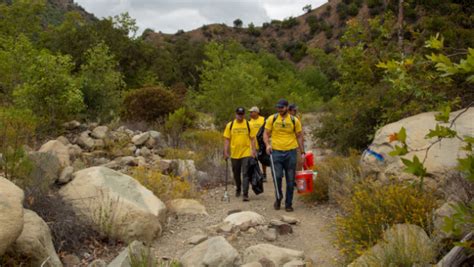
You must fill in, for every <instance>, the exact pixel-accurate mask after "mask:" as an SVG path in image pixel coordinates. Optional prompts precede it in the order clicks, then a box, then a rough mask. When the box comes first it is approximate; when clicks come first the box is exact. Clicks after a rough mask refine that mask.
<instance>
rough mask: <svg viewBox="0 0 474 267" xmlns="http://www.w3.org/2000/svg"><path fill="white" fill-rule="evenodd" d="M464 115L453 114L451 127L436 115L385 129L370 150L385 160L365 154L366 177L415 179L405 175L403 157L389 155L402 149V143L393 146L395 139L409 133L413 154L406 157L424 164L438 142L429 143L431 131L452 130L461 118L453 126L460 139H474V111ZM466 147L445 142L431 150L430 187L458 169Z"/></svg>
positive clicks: (456, 141)
mask: <svg viewBox="0 0 474 267" xmlns="http://www.w3.org/2000/svg"><path fill="white" fill-rule="evenodd" d="M461 112H462V111H456V112H452V113H451V114H450V122H449V123H440V122H437V121H436V120H435V115H436V114H437V113H436V112H426V113H421V114H418V115H415V116H412V117H408V118H405V119H402V120H400V121H397V122H394V123H391V124H388V125H385V126H384V127H382V128H381V129H379V130H378V131H377V133H376V134H375V138H374V140H373V142H372V144H371V145H370V146H369V148H370V149H371V150H372V151H375V152H376V153H379V154H381V155H382V156H383V160H380V159H377V158H376V157H375V156H374V155H373V154H372V153H367V152H366V153H364V154H363V155H362V159H361V166H362V169H363V171H365V172H366V173H369V174H370V173H372V174H376V175H377V177H378V178H379V179H381V180H384V179H386V178H387V177H389V176H397V177H399V178H401V179H411V178H413V177H412V176H410V175H408V174H407V173H405V172H404V171H403V170H404V168H405V166H404V165H403V163H402V161H401V160H400V157H397V156H396V157H392V156H390V155H389V153H390V152H391V151H392V150H393V148H394V147H395V145H400V142H399V141H394V142H390V138H391V135H393V134H394V133H398V132H399V131H400V129H401V128H402V127H404V128H405V129H406V135H407V139H406V143H407V145H408V146H409V147H410V149H411V150H412V152H410V153H408V154H407V155H405V156H403V157H404V158H407V159H410V160H411V159H412V158H413V156H415V155H416V156H417V157H418V158H419V159H420V160H423V159H424V157H425V154H426V149H427V148H428V147H430V145H431V144H432V143H433V142H434V141H436V139H435V138H431V139H427V138H426V135H427V134H428V133H429V131H430V129H435V127H436V124H437V123H439V124H440V125H442V126H446V127H449V126H450V124H451V122H452V120H453V119H454V118H456V117H457V116H458V115H459V117H458V118H457V119H456V121H455V122H454V124H453V127H452V129H453V130H455V131H457V133H458V136H474V123H472V122H473V121H474V108H470V109H468V110H467V111H466V112H465V113H463V114H460V113H461ZM462 146H464V144H463V143H462V142H461V141H460V140H459V139H458V138H451V139H443V140H442V141H441V142H439V143H437V144H436V145H434V146H431V148H430V150H429V153H428V154H427V158H426V161H425V163H424V165H425V167H426V169H427V171H428V173H430V174H431V175H432V176H433V177H434V178H435V179H434V181H427V182H428V183H430V182H431V183H436V184H435V185H434V186H436V185H437V183H438V182H439V180H442V179H443V178H444V177H446V176H447V174H449V173H450V172H451V171H452V170H453V169H455V168H456V166H457V165H458V161H457V159H458V158H459V157H464V156H465V155H466V152H465V151H464V150H462V149H461V147H462Z"/></svg>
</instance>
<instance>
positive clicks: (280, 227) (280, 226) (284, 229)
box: [270, 220, 293, 235]
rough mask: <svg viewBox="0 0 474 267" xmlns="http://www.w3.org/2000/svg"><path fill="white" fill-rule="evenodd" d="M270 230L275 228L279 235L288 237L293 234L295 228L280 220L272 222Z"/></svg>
mask: <svg viewBox="0 0 474 267" xmlns="http://www.w3.org/2000/svg"><path fill="white" fill-rule="evenodd" d="M270 228H274V229H275V230H276V231H277V233H278V234H279V235H287V234H291V233H293V228H292V227H291V225H289V224H288V223H285V222H282V221H280V220H271V221H270Z"/></svg>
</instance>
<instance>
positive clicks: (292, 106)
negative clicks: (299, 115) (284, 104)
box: [288, 104, 298, 110]
mask: <svg viewBox="0 0 474 267" xmlns="http://www.w3.org/2000/svg"><path fill="white" fill-rule="evenodd" d="M288 109H289V110H297V109H298V106H297V105H296V104H290V105H289V106H288Z"/></svg>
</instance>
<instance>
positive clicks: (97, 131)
mask: <svg viewBox="0 0 474 267" xmlns="http://www.w3.org/2000/svg"><path fill="white" fill-rule="evenodd" d="M108 133H109V127H107V126H98V127H95V128H94V130H93V131H92V133H91V136H92V137H94V138H96V139H105V138H106V137H107V134H108Z"/></svg>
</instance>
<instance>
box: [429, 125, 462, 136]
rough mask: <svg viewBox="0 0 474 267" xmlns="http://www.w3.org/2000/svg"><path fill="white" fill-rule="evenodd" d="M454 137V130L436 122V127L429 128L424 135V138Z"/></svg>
mask: <svg viewBox="0 0 474 267" xmlns="http://www.w3.org/2000/svg"><path fill="white" fill-rule="evenodd" d="M433 137H437V138H454V137H456V131H454V130H451V129H450V128H448V127H445V126H441V125H439V124H436V128H435V129H434V130H433V129H430V132H429V133H428V134H427V135H426V138H433Z"/></svg>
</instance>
